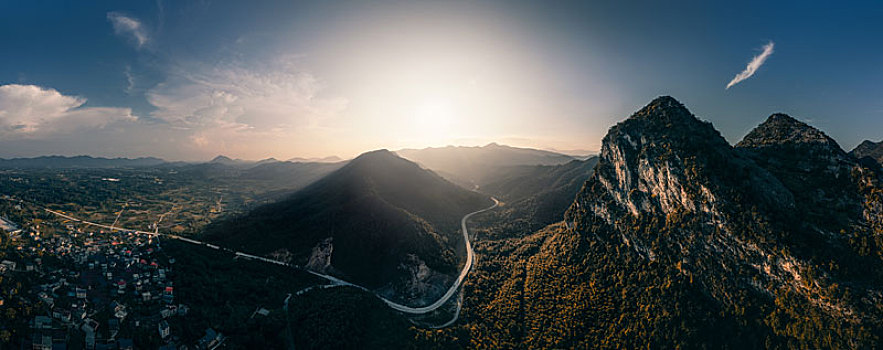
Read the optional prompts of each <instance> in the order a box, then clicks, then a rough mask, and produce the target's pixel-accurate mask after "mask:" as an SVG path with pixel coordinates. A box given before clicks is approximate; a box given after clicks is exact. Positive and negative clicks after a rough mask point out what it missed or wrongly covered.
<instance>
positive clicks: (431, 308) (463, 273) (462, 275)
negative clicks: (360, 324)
mask: <svg viewBox="0 0 883 350" xmlns="http://www.w3.org/2000/svg"><path fill="white" fill-rule="evenodd" d="M491 199H493V200H494V205H492V206H490V207H487V208H484V209H481V210H479V211H474V212H471V213H469V214H466V216H464V217H463V220H460V228H461V230H462V231H463V241H464V242H466V264H465V265H463V270H462V271H460V275H459V276H457V280H456V281H454V284H452V285H451V288H448V291H447V292H445V294H444V295H442V297H441V298H439V299H438V300H436V301H435V302H434V303H432V304H429V305H426V306H423V307H410V306H405V305H402V304H398V303H396V302H393V301H390V300H388V299H386V298H384V297H381V296H379V295H378V297H379V298H380V299H381V300H383V302H385V303H386V305H389V307H391V308H393V309H395V310H398V311H401V312H404V313H409V314H416V315H419V314H425V313H429V312H432V311H435V310H436V309H438V308H439V307H441V306H442V305H443V304H444V303H446V302H447V301H448V300H449V299H451V297H452V296H454V294H457V289H458V288H460V284H462V283H463V280H465V279H466V275H467V274H469V270H470V269H471V268H472V261H473V260H474V255H475V254H474V253H473V252H472V243H471V242H469V231H467V230H466V220H469V218H470V217H472V216H473V215H475V214H480V213H483V212H486V211H488V210H491V209H494V208H496V207H497V206H498V205H500V201H498V200H497V199H496V198H493V197H491Z"/></svg>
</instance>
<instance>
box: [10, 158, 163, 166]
mask: <svg viewBox="0 0 883 350" xmlns="http://www.w3.org/2000/svg"><path fill="white" fill-rule="evenodd" d="M163 163H165V161H164V160H162V159H159V158H153V157H146V158H101V157H90V156H75V157H65V156H42V157H35V158H12V159H0V169H87V168H88V169H92V168H137V167H149V166H157V165H160V164H163Z"/></svg>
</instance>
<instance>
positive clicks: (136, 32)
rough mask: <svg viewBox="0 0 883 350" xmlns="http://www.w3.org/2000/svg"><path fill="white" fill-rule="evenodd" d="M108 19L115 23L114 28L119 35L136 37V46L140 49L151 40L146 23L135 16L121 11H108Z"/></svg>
mask: <svg viewBox="0 0 883 350" xmlns="http://www.w3.org/2000/svg"><path fill="white" fill-rule="evenodd" d="M107 20H108V21H110V23H111V24H113V30H114V32H115V33H116V34H117V35H120V36H128V37H130V38H132V39H134V40H135V44H136V47H137V48H139V49H140V48H141V47H142V46H144V44H147V42H148V41H149V40H150V37H149V36H148V35H147V30H146V29H145V28H144V25H143V24H141V22H140V21H138V20H137V19H135V18H132V17H128V16H126V15H123V14H121V13H119V12H108V13H107Z"/></svg>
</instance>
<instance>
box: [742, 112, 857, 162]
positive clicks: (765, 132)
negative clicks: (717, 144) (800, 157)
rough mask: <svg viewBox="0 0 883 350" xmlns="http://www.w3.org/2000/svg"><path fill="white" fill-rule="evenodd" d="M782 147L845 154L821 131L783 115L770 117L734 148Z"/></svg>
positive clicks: (778, 114)
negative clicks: (815, 148) (824, 150)
mask: <svg viewBox="0 0 883 350" xmlns="http://www.w3.org/2000/svg"><path fill="white" fill-rule="evenodd" d="M783 145H793V146H814V147H821V148H826V149H828V150H829V151H831V152H835V153H845V152H843V150H842V149H841V148H840V146H839V145H837V142H836V141H834V140H833V139H831V138H830V137H828V135H825V133H824V132H822V131H821V130H819V129H816V128H814V127H812V126H809V125H807V124H806V123H804V122H801V121H799V120H797V119H794V118H793V117H791V116H789V115H787V114H783V113H776V114H773V115H771V116H770V117H769V118H767V120H766V121H765V122H763V123H762V124H760V125H758V126H757V127H756V128H754V130H751V132H749V133H748V135H745V138H743V139H742V141H739V143H738V144H736V147H745V148H762V147H769V146H783Z"/></svg>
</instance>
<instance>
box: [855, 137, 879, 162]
mask: <svg viewBox="0 0 883 350" xmlns="http://www.w3.org/2000/svg"><path fill="white" fill-rule="evenodd" d="M849 154H851V155H853V156H854V157H856V158H858V159H862V158H865V157H870V158H872V159H874V160H876V161H877V162H879V163H881V164H883V141H880V142H873V141H869V140H864V141H862V143H860V144H859V145H858V146H856V147H855V149H853V150H852V151H851V152H849Z"/></svg>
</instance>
